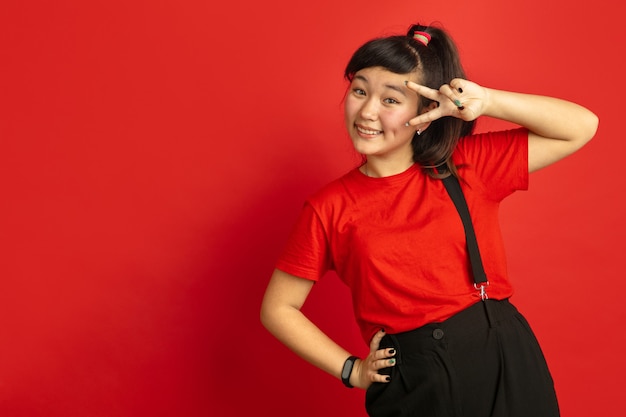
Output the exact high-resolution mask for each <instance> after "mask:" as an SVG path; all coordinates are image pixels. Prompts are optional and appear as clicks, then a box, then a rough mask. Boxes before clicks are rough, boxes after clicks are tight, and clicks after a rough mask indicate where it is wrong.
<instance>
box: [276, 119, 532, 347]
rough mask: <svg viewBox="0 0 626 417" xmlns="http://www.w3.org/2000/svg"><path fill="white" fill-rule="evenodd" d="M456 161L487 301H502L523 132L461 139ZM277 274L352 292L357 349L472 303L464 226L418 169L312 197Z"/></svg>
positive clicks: (522, 167)
mask: <svg viewBox="0 0 626 417" xmlns="http://www.w3.org/2000/svg"><path fill="white" fill-rule="evenodd" d="M453 161H454V163H455V165H456V166H457V167H458V171H459V175H460V177H461V178H462V179H463V180H462V181H461V186H462V189H463V193H464V195H465V198H466V200H467V204H468V206H469V209H470V213H471V216H472V222H473V224H474V228H475V230H476V236H477V240H478V244H479V247H480V251H481V257H482V260H483V265H484V267H485V272H486V274H487V278H488V280H489V282H490V285H489V287H488V294H489V297H490V298H492V299H504V298H508V297H510V296H511V295H512V293H513V288H512V286H511V283H510V282H509V280H508V277H507V267H506V257H505V252H504V248H503V242H502V237H501V233H500V226H499V222H498V208H499V205H500V202H501V201H502V200H503V199H504V197H506V196H508V195H510V194H511V193H513V192H514V191H516V190H525V189H527V187H528V131H527V130H525V129H522V128H520V129H514V130H508V131H503V132H492V133H484V134H479V135H473V136H469V137H466V138H462V139H461V140H460V141H459V144H458V145H457V148H456V150H455V152H454V154H453ZM276 267H277V268H278V269H280V270H282V271H284V272H287V273H289V274H291V275H295V276H298V277H301V278H305V279H310V280H314V281H317V280H319V279H320V278H321V277H322V276H323V275H324V274H325V273H326V272H327V271H329V270H335V271H336V272H337V275H338V276H339V277H340V279H341V280H342V281H343V282H345V283H346V284H347V285H348V286H349V287H350V290H351V294H352V302H353V308H354V313H355V317H356V320H357V323H358V325H359V327H360V329H361V333H362V336H363V339H364V340H365V341H366V343H369V340H370V338H371V337H372V336H373V335H374V333H375V332H376V331H378V330H379V329H380V328H384V329H385V330H386V331H387V332H388V333H398V332H403V331H407V330H411V329H415V328H417V327H420V326H422V325H424V324H427V323H437V322H441V321H443V320H445V319H447V318H449V317H450V316H452V315H454V314H455V313H457V312H459V311H461V310H463V309H464V308H466V307H469V306H470V305H472V304H474V303H475V302H476V301H477V300H478V299H479V295H478V292H477V291H476V290H475V289H474V287H473V280H472V276H471V267H470V263H469V258H468V255H467V249H466V243H465V232H464V229H463V224H462V222H461V218H460V216H459V214H458V212H457V210H456V208H455V207H454V204H453V202H452V200H451V199H450V197H449V195H448V194H447V192H446V190H445V187H444V185H443V183H442V181H441V180H437V179H433V178H431V177H429V176H428V175H426V174H425V173H424V172H423V171H422V170H421V169H420V167H419V166H417V165H413V166H411V167H410V168H409V169H407V170H406V171H404V172H402V173H400V174H397V175H393V176H389V177H384V178H370V177H367V176H365V175H364V174H362V173H361V172H360V171H359V170H358V169H354V170H352V171H350V172H348V173H347V174H346V175H344V176H343V177H341V178H339V179H337V180H335V181H333V182H331V183H330V184H328V185H327V186H325V187H324V188H322V189H321V190H320V191H319V192H317V193H316V194H314V195H313V196H311V197H310V198H309V199H308V200H307V201H306V203H305V204H304V207H303V209H302V212H301V215H300V218H299V220H298V221H297V223H296V225H295V228H294V229H293V232H292V234H291V236H290V238H289V240H288V242H287V245H286V248H285V250H284V252H283V254H282V256H281V257H280V259H279V260H278V263H277V265H276Z"/></svg>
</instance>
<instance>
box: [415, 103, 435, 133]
mask: <svg viewBox="0 0 626 417" xmlns="http://www.w3.org/2000/svg"><path fill="white" fill-rule="evenodd" d="M437 107H439V103H438V102H436V101H433V102H432V103H430V104H429V105H428V106H426V107H422V108H421V109H420V112H419V114H424V113H427V112H429V111H431V110H434V109H436V108H437ZM428 126H430V122H427V123H424V124H422V126H420V130H421V131H422V132H423V131H424V130H426V129H428Z"/></svg>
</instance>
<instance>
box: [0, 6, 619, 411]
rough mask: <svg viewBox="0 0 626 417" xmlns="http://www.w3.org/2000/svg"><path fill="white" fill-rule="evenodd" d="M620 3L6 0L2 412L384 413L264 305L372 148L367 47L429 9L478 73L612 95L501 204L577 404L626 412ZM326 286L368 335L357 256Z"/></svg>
mask: <svg viewBox="0 0 626 417" xmlns="http://www.w3.org/2000/svg"><path fill="white" fill-rule="evenodd" d="M611 4H613V3H611V2H609V1H608V0H599V1H594V2H591V3H588V4H586V6H585V7H584V8H582V7H577V6H574V5H573V4H572V3H571V2H569V1H565V0H558V1H543V0H524V1H520V0H517V1H510V2H501V1H495V0H494V1H487V0H475V1H473V2H468V1H465V0H464V1H448V2H443V3H442V2H416V1H415V0H405V1H400V0H389V1H385V2H381V1H375V0H361V1H341V2H338V1H327V0H321V1H315V2H305V3H301V2H291V1H289V2H288V1H265V2H213V3H210V2H208V1H200V0H187V1H184V0H178V1H174V0H160V1H129V0H125V1H121V0H108V1H101V0H92V1H78V0H75V1H72V0H55V1H44V0H41V1H28V0H4V1H3V2H2V3H1V4H0V106H1V108H0V159H1V160H0V178H1V180H0V181H1V189H0V192H1V197H0V210H1V213H0V222H1V223H0V238H1V242H2V248H0V274H1V275H0V284H1V285H0V415H1V416H16V417H17V416H46V417H56V416H64V417H70V416H119V417H124V416H143V415H150V416H222V415H224V416H250V415H270V414H271V415H276V416H293V415H296V416H319V415H327V416H340V415H341V416H364V415H365V413H364V411H363V407H362V401H363V392H361V391H357V390H346V389H345V388H343V387H342V386H341V383H340V382H339V381H337V380H334V379H333V378H331V377H330V376H328V375H326V374H324V373H322V372H321V371H319V370H317V369H315V368H313V367H312V366H310V365H308V364H306V363H305V362H303V361H301V360H300V359H298V358H296V357H295V355H293V354H292V353H291V352H289V351H288V350H287V349H285V348H284V347H283V346H282V345H280V344H279V343H278V342H277V341H276V340H274V339H273V338H272V337H271V336H270V335H269V334H268V333H267V332H266V331H265V330H264V329H263V328H262V327H261V325H260V323H259V319H258V310H259V305H260V301H261V297H262V294H263V290H264V288H265V285H266V283H267V280H268V278H269V276H270V274H271V271H272V269H273V264H274V261H275V260H276V257H277V256H278V254H279V252H280V250H281V247H282V245H283V243H284V242H285V239H286V236H287V233H288V232H289V230H290V228H291V225H292V224H293V222H294V220H295V218H296V216H297V213H298V210H299V208H300V206H301V204H302V201H303V199H304V198H305V197H306V196H307V195H308V194H310V193H311V192H313V191H314V190H316V189H317V188H319V187H320V186H322V185H323V184H325V183H326V182H328V181H330V180H331V179H333V178H335V177H336V176H338V175H340V174H342V173H344V172H345V171H346V170H348V169H350V168H352V167H353V166H354V165H355V163H356V162H357V161H358V158H357V157H356V156H355V155H354V153H353V152H352V149H351V145H350V143H349V140H348V139H347V137H346V136H345V134H344V131H343V125H342V115H341V99H342V93H343V91H344V88H345V85H344V83H343V80H342V70H343V66H344V65H345V63H346V61H347V59H348V58H349V55H350V53H351V52H352V51H353V50H354V49H355V48H356V47H357V46H358V45H359V44H360V43H361V42H363V41H365V40H366V39H369V38H370V37H373V36H378V35H382V34H387V33H389V32H397V31H399V32H403V31H404V30H405V29H406V28H407V27H408V25H409V24H410V23H412V22H416V21H420V22H422V23H430V22H433V21H440V22H442V23H443V25H444V26H445V27H446V28H448V29H449V30H450V31H451V33H452V34H453V36H455V37H456V39H457V41H458V43H459V46H460V50H461V53H462V56H463V58H464V62H465V65H466V69H467V71H468V73H469V77H470V78H471V79H473V80H474V81H477V82H479V83H482V84H484V85H488V86H491V87H494V88H503V89H511V90H518V91H525V92H533V93H542V94H548V95H554V96H557V97H563V98H566V99H570V100H573V101H577V102H580V103H582V104H584V105H586V106H588V107H589V108H590V109H592V110H593V111H595V112H596V113H597V114H598V115H599V116H600V120H601V123H600V128H599V131H598V134H597V136H596V138H595V139H594V140H593V141H592V142H591V143H590V144H589V145H588V146H587V147H586V148H584V149H583V150H582V151H580V152H579V153H577V154H576V155H574V156H572V157H570V158H569V159H567V160H565V161H563V162H562V163H560V164H557V165H555V166H552V167H549V168H547V169H545V170H543V171H540V172H538V173H536V174H533V175H532V177H531V187H530V191H528V192H525V193H518V194H516V195H515V196H513V197H511V198H510V199H509V200H507V202H506V203H505V204H504V207H503V212H502V223H503V228H504V233H505V239H506V242H507V244H508V254H509V259H510V272H511V276H512V279H513V281H514V283H515V285H516V288H517V293H516V295H515V296H514V302H515V303H516V304H517V305H518V306H519V307H520V308H521V309H522V310H523V311H524V312H525V313H526V315H527V316H528V318H529V320H530V321H531V323H532V324H533V325H534V327H535V329H536V332H537V334H538V336H539V338H540V340H541V341H542V344H543V347H544V350H545V354H546V356H547V357H548V360H549V362H550V365H551V368H552V371H553V374H554V377H555V380H556V384H557V389H558V393H559V396H560V400H561V407H562V411H563V415H564V416H568V417H587V416H592V415H594V416H606V415H624V414H625V413H626V408H625V406H624V401H623V400H622V396H623V389H624V386H623V379H624V373H625V372H626V366H625V360H624V349H625V348H626V336H625V333H624V330H623V323H624V320H625V319H626V314H625V310H624V303H623V300H622V295H623V293H624V291H625V289H626V284H625V282H626V279H624V276H623V274H622V273H620V272H619V271H620V269H621V268H620V267H621V264H622V262H623V258H624V232H625V230H626V228H625V222H624V217H623V216H624V212H625V209H626V207H625V204H624V202H623V199H622V198H620V197H619V193H620V192H622V191H623V190H624V189H625V185H626V184H625V180H624V175H623V168H622V167H621V166H620V165H621V160H622V159H623V154H624V151H625V150H626V149H625V145H624V143H625V141H624V138H623V134H622V132H623V131H622V130H621V129H619V130H618V126H619V127H621V124H620V122H621V121H623V120H620V117H621V118H622V119H623V117H622V114H623V110H624V106H623V105H620V104H619V103H620V102H621V100H622V99H623V98H624V96H625V95H626V94H625V91H624V87H623V81H622V78H623V74H624V73H626V68H625V64H624V61H623V60H621V59H619V58H616V57H617V56H618V55H620V54H621V53H622V52H623V44H624V41H626V35H625V31H624V25H623V22H622V20H623V19H622V17H623V16H622V13H620V12H617V11H616V10H614V9H613V7H611V6H610V5H611ZM503 126H504V125H503V124H502V123H497V122H493V121H490V120H483V121H482V122H481V124H480V126H479V127H480V129H481V130H484V129H490V128H494V127H503ZM305 309H306V310H307V313H308V314H310V315H311V316H312V317H313V318H314V320H316V321H317V322H318V323H319V324H320V326H321V327H322V328H323V329H324V330H325V331H327V332H328V333H329V334H330V335H331V336H333V337H335V338H336V339H337V340H338V341H339V342H341V343H342V344H343V345H345V346H346V347H347V348H349V349H350V350H351V351H353V352H354V353H355V354H363V353H364V352H365V349H366V348H365V345H364V343H363V342H362V341H361V340H360V338H359V335H358V332H357V330H356V326H355V325H354V323H353V321H352V320H353V317H352V313H351V308H350V306H349V299H348V297H347V290H346V288H345V287H344V286H343V285H342V284H340V283H339V282H338V280H337V278H336V277H335V276H333V275H332V274H330V275H329V276H328V277H327V278H326V279H325V280H323V281H322V282H321V283H320V284H319V285H318V286H316V288H315V291H314V292H313V294H312V295H311V298H310V300H309V301H308V302H307V305H305Z"/></svg>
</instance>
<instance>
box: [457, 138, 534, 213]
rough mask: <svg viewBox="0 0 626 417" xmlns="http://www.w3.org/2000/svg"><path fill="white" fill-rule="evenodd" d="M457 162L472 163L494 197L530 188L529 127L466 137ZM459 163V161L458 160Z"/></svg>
mask: <svg viewBox="0 0 626 417" xmlns="http://www.w3.org/2000/svg"><path fill="white" fill-rule="evenodd" d="M457 150H458V154H457V155H455V157H458V159H457V158H455V162H459V163H460V164H461V165H463V164H467V165H469V166H471V168H472V170H473V172H474V173H475V175H476V176H477V177H478V179H479V180H480V181H481V182H482V183H483V184H484V185H485V186H486V188H487V189H488V190H489V192H490V194H491V198H492V199H494V200H498V201H499V200H502V199H503V198H504V197H506V196H508V195H510V194H512V193H513V192H514V191H518V190H526V189H528V179H529V173H528V130H527V129H525V128H517V129H511V130H505V131H499V132H488V133H481V134H477V135H473V136H470V137H467V138H463V139H462V140H461V141H460V142H459V146H458V147H457ZM457 165H458V164H457Z"/></svg>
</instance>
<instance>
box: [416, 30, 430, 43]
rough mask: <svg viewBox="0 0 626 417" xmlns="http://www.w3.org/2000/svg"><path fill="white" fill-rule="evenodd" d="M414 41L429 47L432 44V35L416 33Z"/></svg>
mask: <svg viewBox="0 0 626 417" xmlns="http://www.w3.org/2000/svg"><path fill="white" fill-rule="evenodd" d="M413 39H415V40H416V41H418V42H419V43H421V44H422V45H424V46H428V42H430V35H429V34H428V33H426V32H414V33H413Z"/></svg>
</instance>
